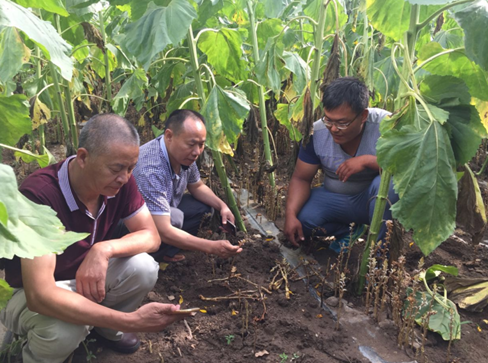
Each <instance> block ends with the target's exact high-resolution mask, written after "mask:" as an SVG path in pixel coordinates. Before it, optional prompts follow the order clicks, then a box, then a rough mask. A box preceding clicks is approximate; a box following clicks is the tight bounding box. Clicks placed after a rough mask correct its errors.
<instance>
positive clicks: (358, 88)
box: [322, 77, 369, 113]
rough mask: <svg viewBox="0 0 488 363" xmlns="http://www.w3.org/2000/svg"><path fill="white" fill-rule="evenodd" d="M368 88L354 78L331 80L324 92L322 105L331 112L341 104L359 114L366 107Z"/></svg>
mask: <svg viewBox="0 0 488 363" xmlns="http://www.w3.org/2000/svg"><path fill="white" fill-rule="evenodd" d="M368 103H369V91H368V87H366V85H365V84H364V83H363V82H361V81H360V80H359V79H357V78H355V77H342V78H337V79H335V80H333V81H332V82H331V83H330V84H329V85H328V86H327V87H326V88H325V90H324V95H323V97H322V105H323V106H324V108H325V109H326V110H329V111H332V110H335V109H336V108H338V107H340V106H341V105H343V104H347V105H348V106H349V107H351V109H352V111H353V112H354V113H360V112H361V111H363V110H364V109H365V108H367V107H368Z"/></svg>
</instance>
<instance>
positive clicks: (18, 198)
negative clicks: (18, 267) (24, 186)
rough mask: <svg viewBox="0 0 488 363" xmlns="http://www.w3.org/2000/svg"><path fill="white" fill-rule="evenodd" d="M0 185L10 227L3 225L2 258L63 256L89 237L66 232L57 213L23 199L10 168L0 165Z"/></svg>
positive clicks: (0, 193) (0, 243) (0, 231)
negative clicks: (76, 243)
mask: <svg viewBox="0 0 488 363" xmlns="http://www.w3.org/2000/svg"><path fill="white" fill-rule="evenodd" d="M0 185H2V188H0V200H1V201H2V203H3V204H4V205H5V206H6V208H7V212H8V223H7V224H6V225H4V224H3V223H0V256H2V257H5V258H8V259H12V258H13V257H14V256H18V257H20V258H33V257H36V256H42V255H45V254H48V253H62V252H63V251H64V249H65V248H66V247H68V246H69V245H71V244H73V243H74V242H77V241H80V240H82V239H84V238H86V237H87V236H88V235H89V233H74V232H66V231H65V228H64V226H63V224H62V223H61V221H60V220H59V219H58V217H56V212H55V211H53V210H52V209H51V208H49V207H48V206H45V205H38V204H35V203H33V202H31V201H30V200H28V199H27V198H26V197H24V196H23V195H22V194H21V193H20V192H19V191H18V190H17V182H16V179H15V174H14V172H13V169H12V168H11V167H10V166H7V165H4V164H0Z"/></svg>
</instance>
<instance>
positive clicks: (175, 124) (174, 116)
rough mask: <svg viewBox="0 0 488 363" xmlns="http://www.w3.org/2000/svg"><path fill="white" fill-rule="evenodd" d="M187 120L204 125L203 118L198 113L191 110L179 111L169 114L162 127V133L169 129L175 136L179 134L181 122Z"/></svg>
mask: <svg viewBox="0 0 488 363" xmlns="http://www.w3.org/2000/svg"><path fill="white" fill-rule="evenodd" d="M187 118H191V119H193V120H195V121H202V122H203V124H204V125H205V118H204V117H203V116H202V115H201V114H200V113H198V112H197V111H193V110H188V109H181V110H175V111H173V112H171V114H170V115H169V117H168V119H167V120H166V123H165V125H164V131H166V130H168V129H169V130H172V131H173V133H174V134H175V135H177V134H179V132H180V131H181V127H182V126H183V122H185V120H186V119H187Z"/></svg>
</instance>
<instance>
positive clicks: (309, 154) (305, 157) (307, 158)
mask: <svg viewBox="0 0 488 363" xmlns="http://www.w3.org/2000/svg"><path fill="white" fill-rule="evenodd" d="M298 147H299V151H298V158H299V159H300V160H301V161H303V162H304V163H307V164H314V165H317V164H320V158H319V157H318V156H317V154H316V153H315V148H314V146H313V135H311V136H310V140H309V141H308V144H307V145H306V146H302V143H301V142H300V146H298Z"/></svg>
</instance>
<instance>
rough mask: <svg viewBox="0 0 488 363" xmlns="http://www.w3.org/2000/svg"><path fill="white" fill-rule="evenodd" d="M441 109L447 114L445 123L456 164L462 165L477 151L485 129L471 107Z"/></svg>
mask: <svg viewBox="0 0 488 363" xmlns="http://www.w3.org/2000/svg"><path fill="white" fill-rule="evenodd" d="M443 108H444V109H445V110H446V111H448V112H449V119H448V121H447V123H448V125H449V126H450V129H451V130H450V131H451V132H450V137H451V144H452V150H453V151H454V156H455V158H456V164H457V165H463V164H465V163H467V162H468V161H470V160H471V159H472V158H473V156H474V155H475V154H476V152H477V151H478V148H479V146H480V144H481V139H482V138H483V137H484V136H486V130H485V127H484V126H483V124H482V123H481V119H480V116H479V114H478V111H477V110H476V107H474V106H472V105H460V106H452V107H443Z"/></svg>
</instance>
